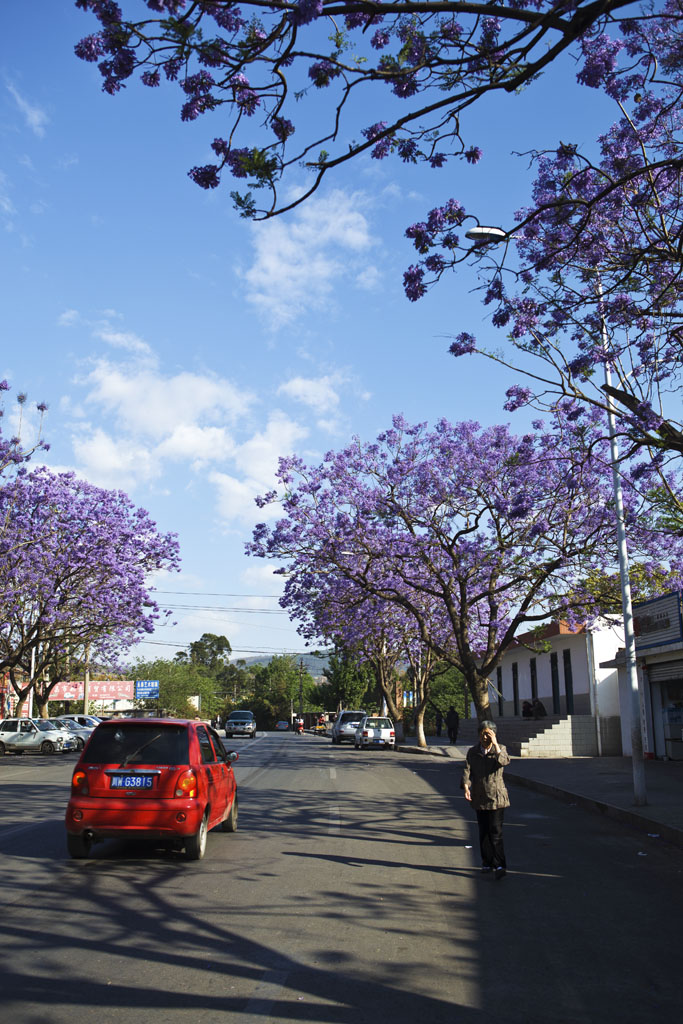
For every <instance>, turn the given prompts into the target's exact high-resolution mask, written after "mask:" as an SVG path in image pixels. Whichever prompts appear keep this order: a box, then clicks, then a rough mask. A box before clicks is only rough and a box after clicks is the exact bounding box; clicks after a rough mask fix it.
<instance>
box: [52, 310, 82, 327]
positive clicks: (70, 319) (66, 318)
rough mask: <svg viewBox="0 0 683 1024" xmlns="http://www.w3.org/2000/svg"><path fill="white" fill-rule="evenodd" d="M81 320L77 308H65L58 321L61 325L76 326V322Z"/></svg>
mask: <svg viewBox="0 0 683 1024" xmlns="http://www.w3.org/2000/svg"><path fill="white" fill-rule="evenodd" d="M80 322H81V315H80V313H79V312H78V310H77V309H65V310H64V312H63V313H60V315H59V316H58V317H57V323H58V325H59V326H60V327H74V326H75V325H76V324H78V323H80Z"/></svg>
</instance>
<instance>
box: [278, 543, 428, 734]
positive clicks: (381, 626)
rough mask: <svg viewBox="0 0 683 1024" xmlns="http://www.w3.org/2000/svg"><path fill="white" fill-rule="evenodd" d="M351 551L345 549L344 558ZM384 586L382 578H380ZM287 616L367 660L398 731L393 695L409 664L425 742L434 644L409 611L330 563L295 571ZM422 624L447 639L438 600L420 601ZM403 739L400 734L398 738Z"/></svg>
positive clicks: (310, 635)
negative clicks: (320, 568) (423, 636)
mask: <svg viewBox="0 0 683 1024" xmlns="http://www.w3.org/2000/svg"><path fill="white" fill-rule="evenodd" d="M354 554H355V552H352V551H347V552H345V554H344V557H345V558H346V559H352V558H353V556H354ZM383 583H384V584H385V585H386V583H387V579H386V577H385V578H384V579H383ZM281 604H282V606H283V608H286V609H287V611H288V612H289V614H290V616H291V617H292V618H293V619H295V620H296V621H298V622H299V623H300V625H299V632H300V633H301V635H302V636H304V637H305V638H306V639H307V640H308V641H316V640H318V639H320V638H322V639H323V640H324V641H325V642H328V641H329V642H331V643H333V644H334V645H335V647H336V648H337V649H341V650H343V651H346V652H350V653H352V655H353V657H354V659H356V660H357V661H358V662H360V663H361V664H364V665H368V666H369V667H370V668H371V669H372V671H373V674H374V677H375V680H376V683H377V687H378V689H379V692H380V693H381V695H382V697H383V698H384V700H385V701H386V705H387V708H388V710H389V714H390V715H391V717H392V719H393V720H394V722H395V723H396V725H397V728H399V729H401V730H402V722H401V718H402V714H403V711H402V708H401V704H400V701H398V700H397V680H398V677H399V674H400V667H399V666H405V665H408V666H409V667H410V671H411V679H412V685H411V687H410V689H412V690H413V691H414V694H415V703H414V720H415V726H416V730H417V736H418V743H419V745H420V746H426V740H425V736H424V715H425V710H426V708H427V704H428V701H429V696H430V692H429V683H430V678H431V673H432V670H433V668H434V663H435V655H434V652H433V650H432V648H431V647H430V646H428V645H426V644H425V643H424V642H423V641H422V640H421V638H420V636H419V633H418V630H417V628H416V623H415V620H414V617H413V615H412V614H411V613H410V612H408V611H406V609H405V608H403V607H401V606H400V605H399V604H397V603H396V602H395V601H388V600H385V599H383V598H381V597H378V596H377V595H375V594H373V593H370V592H368V589H367V587H365V586H359V585H358V584H357V583H356V582H355V581H354V580H353V579H350V578H349V577H348V576H347V575H346V574H344V573H340V572H337V571H335V569H334V566H332V565H331V566H329V567H328V570H327V571H325V572H318V571H311V572H309V573H305V572H302V573H296V574H294V575H293V576H290V577H289V578H288V579H287V582H286V584H285V592H284V595H283V598H282V601H281ZM422 608H423V612H424V616H425V623H426V624H427V626H428V629H429V633H430V635H431V636H435V637H437V636H439V635H440V640H441V642H442V643H443V644H444V645H445V644H447V642H448V627H447V625H446V623H445V620H444V617H443V606H442V605H441V604H440V602H438V601H432V602H431V610H432V614H431V615H429V608H430V602H429V601H428V600H427V599H426V598H425V599H423V602H422ZM398 738H399V739H402V733H401V735H400V736H399V737H398Z"/></svg>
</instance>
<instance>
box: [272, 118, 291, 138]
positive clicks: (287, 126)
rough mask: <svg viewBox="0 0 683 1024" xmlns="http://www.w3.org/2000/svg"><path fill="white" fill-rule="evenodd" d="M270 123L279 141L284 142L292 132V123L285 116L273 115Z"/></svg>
mask: <svg viewBox="0 0 683 1024" xmlns="http://www.w3.org/2000/svg"><path fill="white" fill-rule="evenodd" d="M270 123H271V127H272V129H273V131H274V133H275V135H276V137H277V138H278V139H279V140H280V142H284V141H285V140H286V139H288V138H289V136H290V135H293V134H294V130H295V129H294V125H293V124H292V122H291V121H288V120H287V118H286V117H274V118H273V120H272V121H271V122H270Z"/></svg>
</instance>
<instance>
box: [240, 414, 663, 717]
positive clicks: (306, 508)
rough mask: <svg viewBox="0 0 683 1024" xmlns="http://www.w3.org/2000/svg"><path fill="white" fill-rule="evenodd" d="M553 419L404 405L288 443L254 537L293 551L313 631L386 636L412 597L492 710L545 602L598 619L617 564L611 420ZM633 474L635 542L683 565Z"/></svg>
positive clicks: (415, 624)
mask: <svg viewBox="0 0 683 1024" xmlns="http://www.w3.org/2000/svg"><path fill="white" fill-rule="evenodd" d="M539 426H540V429H538V430H535V431H533V432H532V431H530V432H528V433H526V434H524V435H523V436H521V437H520V436H518V435H515V434H513V433H512V432H511V431H510V430H509V428H508V427H505V426H502V425H498V426H493V427H490V428H486V429H482V428H481V427H479V425H478V424H476V423H467V422H466V423H455V424H451V423H449V422H448V421H446V420H441V421H439V422H438V423H437V424H436V425H435V427H434V428H433V429H429V428H428V426H427V425H426V424H412V425H411V424H409V423H407V422H406V421H405V420H404V418H403V417H401V416H396V417H394V420H393V423H392V425H391V427H390V428H389V429H387V430H385V431H383V432H382V433H381V434H380V435H379V436H378V437H377V438H376V439H375V440H373V441H371V442H369V443H366V442H363V441H361V439H359V438H355V439H353V441H352V443H351V444H349V445H348V446H347V447H345V448H343V449H341V450H339V451H331V452H329V453H327V455H326V456H325V458H324V459H323V460H322V461H321V462H320V463H318V464H315V465H307V464H305V463H304V462H303V460H302V459H301V458H300V457H299V456H291V457H288V458H283V459H281V460H280V464H279V469H278V488H277V492H278V493H277V497H275V496H274V495H273V492H271V493H270V494H269V495H268V496H266V498H267V499H272V502H275V501H277V502H278V503H279V505H280V507H281V512H280V518H279V520H278V521H277V522H276V523H275V524H274V525H267V524H265V523H262V524H260V525H259V526H258V527H257V528H256V529H255V530H254V534H253V538H252V542H251V543H250V544H249V545H247V550H248V553H249V554H251V555H254V556H256V557H263V558H273V559H275V560H276V561H277V562H278V564H279V565H280V566H281V567H282V571H284V572H285V573H286V575H287V584H286V590H285V597H284V598H283V600H282V604H283V606H284V607H286V608H287V610H288V612H289V613H290V615H293V617H294V618H295V619H297V621H299V622H300V623H301V629H302V633H303V635H304V636H306V638H307V639H308V640H309V641H311V642H313V641H316V640H317V638H318V637H320V636H322V637H324V638H326V639H332V640H334V641H337V640H343V641H344V642H345V643H352V642H353V639H354V638H355V639H356V640H357V641H358V642H359V643H363V644H365V643H368V644H372V645H373V646H372V648H371V649H372V650H376V649H377V647H378V646H379V647H380V648H381V645H382V640H384V642H385V643H389V642H390V638H391V637H394V636H395V635H396V634H397V632H398V631H400V622H401V620H402V616H403V615H404V614H406V613H407V615H408V617H409V620H410V621H412V628H413V630H414V634H415V635H416V637H417V638H418V639H419V641H420V642H421V643H422V644H423V645H425V647H427V648H428V649H429V650H430V651H431V652H432V653H433V654H434V655H435V656H437V657H438V658H439V659H441V660H444V661H446V662H448V663H449V664H452V665H454V666H455V667H457V668H458V669H459V670H460V671H461V672H462V673H463V675H464V676H465V678H466V680H467V684H468V686H469V688H470V692H471V694H472V697H473V699H474V701H475V704H476V706H477V712H478V714H479V715H480V716H484V715H485V714H486V712H487V709H488V677H489V675H490V673H491V671H492V670H495V667H496V665H497V664H498V663H499V660H500V657H501V656H502V653H503V652H504V651H505V650H506V649H507V647H508V646H509V644H510V643H511V641H512V639H513V638H514V636H515V634H516V632H517V630H520V631H522V630H524V629H525V628H528V626H525V624H528V623H530V622H537V621H540V620H541V619H543V618H545V617H546V616H547V617H555V618H564V619H567V620H570V621H575V622H577V621H582V622H588V623H590V622H592V621H593V620H594V619H595V618H596V617H597V616H598V615H599V614H600V611H601V610H600V606H599V604H598V601H597V599H596V596H595V595H594V594H593V593H592V592H591V588H590V586H588V585H587V583H586V581H587V580H588V579H590V578H591V574H593V573H594V574H596V575H604V574H605V573H607V572H609V571H611V570H614V569H615V562H616V547H615V525H614V515H613V510H612V507H611V501H610V497H611V481H610V478H609V474H608V473H606V472H605V466H606V464H608V460H609V449H608V445H607V442H606V441H605V439H604V437H602V436H601V424H600V423H599V422H597V421H595V422H593V421H588V420H586V421H583V420H582V421H581V422H579V423H576V422H574V421H571V420H569V419H567V417H566V416H565V413H564V410H562V409H557V410H556V411H555V412H554V413H553V414H552V416H551V420H550V422H549V425H548V426H547V427H546V428H543V426H542V425H539ZM624 488H625V501H626V505H627V510H628V516H629V530H630V536H631V537H632V550H633V557H634V558H635V559H642V560H643V563H644V564H650V565H651V564H653V563H657V562H658V561H659V562H661V559H662V558H665V559H666V560H667V563H668V566H669V570H670V572H671V579H672V580H674V581H678V580H679V579H680V578H681V572H682V571H683V538H680V537H678V538H675V539H674V540H673V541H672V543H671V544H669V542H668V539H667V540H665V541H663V540H662V538H661V535H660V534H659V533H658V530H657V528H656V527H654V526H653V525H652V521H651V519H650V518H649V517H647V516H645V517H641V516H640V514H639V496H638V491H637V490H636V488H634V487H633V486H632V484H631V482H630V480H629V478H628V474H627V473H625V475H624ZM267 503H269V502H268V501H264V502H263V504H267ZM392 608H393V611H392V610H391V609H392ZM383 625H384V626H385V627H386V632H385V633H383V631H382V629H383ZM369 656H370V655H369Z"/></svg>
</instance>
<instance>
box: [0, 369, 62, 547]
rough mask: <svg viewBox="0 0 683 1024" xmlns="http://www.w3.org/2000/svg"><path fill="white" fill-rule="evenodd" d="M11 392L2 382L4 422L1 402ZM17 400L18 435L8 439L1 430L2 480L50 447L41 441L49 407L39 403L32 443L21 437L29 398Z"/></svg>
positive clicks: (0, 417) (0, 456) (6, 384)
mask: <svg viewBox="0 0 683 1024" xmlns="http://www.w3.org/2000/svg"><path fill="white" fill-rule="evenodd" d="M9 390H10V385H9V384H8V382H7V381H6V380H0V420H2V418H3V417H4V415H5V409H4V406H3V405H2V404H1V400H2V398H3V397H4V394H5V393H6V392H8V391H9ZM16 400H17V405H18V406H19V424H18V426H17V430H16V433H15V434H12V435H11V436H9V437H8V436H6V435H3V432H2V430H1V429H0V478H2V476H3V474H4V473H5V471H6V470H8V469H13V468H16V467H17V466H20V465H21V464H22V463H24V462H28V460H29V459H30V457H31V455H32V454H33V452H34V451H36V449H38V448H42V449H43V450H44V451H47V450H48V449H49V447H50V446H49V445H48V444H46V443H45V442H44V441H43V440H41V436H40V433H41V428H42V424H43V416H44V415H45V412H46V410H47V406H46V405H45V403H44V402H39V403H38V404H37V405H36V411H37V412H38V414H39V416H40V422H39V424H38V430H37V437H35V438H34V439H33V440H32V441H31V440H29V441H27V440H26V439H25V438H22V436H21V434H22V431H21V426H22V419H23V410H24V406H25V405H26V401H27V396H26V394H25V393H23V392H20V393H19V394H18V395H17V399H16ZM1 528H2V527H1V525H0V529H1Z"/></svg>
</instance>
